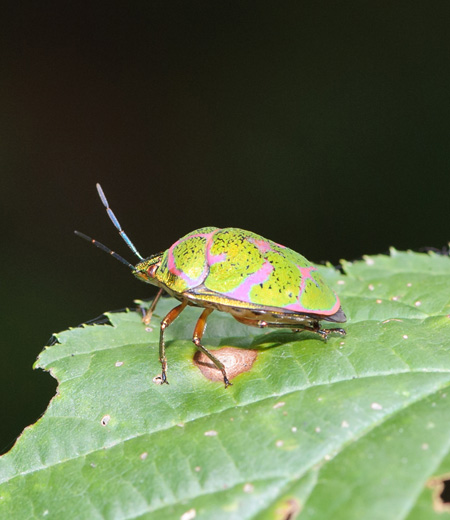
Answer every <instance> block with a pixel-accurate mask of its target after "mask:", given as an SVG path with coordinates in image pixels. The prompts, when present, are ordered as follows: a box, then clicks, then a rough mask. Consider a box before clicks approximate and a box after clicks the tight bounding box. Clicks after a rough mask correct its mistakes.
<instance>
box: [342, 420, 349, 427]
mask: <svg viewBox="0 0 450 520" xmlns="http://www.w3.org/2000/svg"><path fill="white" fill-rule="evenodd" d="M348 427H349V424H348V422H347V421H342V423H341V428H348Z"/></svg>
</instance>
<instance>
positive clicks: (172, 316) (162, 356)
mask: <svg viewBox="0 0 450 520" xmlns="http://www.w3.org/2000/svg"><path fill="white" fill-rule="evenodd" d="M157 296H158V295H157ZM186 305H187V301H184V302H183V303H180V305H177V306H176V307H174V308H173V309H172V310H171V311H170V312H169V313H168V314H167V316H166V317H165V318H164V319H163V320H162V322H161V326H160V332H159V361H160V362H161V367H162V371H161V384H162V383H167V384H169V382H168V381H167V376H166V372H167V359H166V345H165V343H164V331H165V330H166V329H167V327H168V326H169V325H170V324H171V323H173V322H174V321H175V320H176V319H177V318H178V316H179V315H180V314H181V312H182V311H183V310H184V308H185V307H186Z"/></svg>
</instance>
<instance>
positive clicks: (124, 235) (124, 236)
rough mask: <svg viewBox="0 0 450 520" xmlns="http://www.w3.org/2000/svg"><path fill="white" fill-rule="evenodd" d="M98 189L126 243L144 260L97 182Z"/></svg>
mask: <svg viewBox="0 0 450 520" xmlns="http://www.w3.org/2000/svg"><path fill="white" fill-rule="evenodd" d="M96 186H97V191H98V196H99V197H100V200H101V201H102V204H103V206H105V208H106V213H108V216H109V218H110V219H111V222H112V223H113V224H114V227H115V228H116V229H117V231H118V232H119V235H120V236H121V237H122V239H123V241H124V242H125V244H126V245H127V246H128V247H129V248H130V249H131V251H133V253H134V254H135V255H136V256H137V257H138V258H139V260H144V257H143V256H142V255H141V254H140V253H139V251H138V250H137V249H136V246H135V245H134V244H133V242H132V241H131V240H130V239H129V237H128V235H127V234H126V233H125V231H124V230H123V229H122V226H121V225H120V223H119V221H118V220H117V217H116V216H115V215H114V212H113V210H112V209H111V208H110V207H109V203H108V199H107V198H106V196H105V193H104V192H103V190H102V187H101V186H100V184H99V183H98V182H97V184H96Z"/></svg>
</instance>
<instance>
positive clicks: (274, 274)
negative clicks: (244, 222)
mask: <svg viewBox="0 0 450 520" xmlns="http://www.w3.org/2000/svg"><path fill="white" fill-rule="evenodd" d="M207 261H208V265H209V272H208V274H207V276H206V278H205V279H204V282H203V285H204V288H205V290H206V291H207V292H214V293H216V294H220V295H221V296H222V297H224V298H228V299H230V300H237V301H239V302H246V303H250V304H256V305H261V306H265V307H277V308H280V309H284V310H286V311H293V312H299V313H316V314H321V315H332V314H334V313H336V312H337V311H338V310H339V307H340V303H339V300H338V298H337V296H336V295H335V293H334V292H333V291H332V290H331V289H330V288H329V287H328V286H327V285H326V284H325V282H324V281H323V280H322V279H321V277H320V275H319V273H318V271H317V269H316V267H315V266H313V265H312V264H310V263H309V262H308V261H307V260H306V258H304V257H303V256H302V255H300V254H298V253H296V252H295V251H292V250H291V249H288V248H286V247H284V246H281V245H279V244H276V243H275V242H272V241H271V240H267V239H265V238H263V237H261V236H260V235H257V234H255V233H251V232H249V231H244V230H241V229H236V228H225V229H221V230H217V231H216V232H215V233H214V235H213V236H212V237H211V238H210V240H209V242H208V246H207ZM201 291H202V289H200V288H199V291H196V292H198V294H199V295H200V293H201Z"/></svg>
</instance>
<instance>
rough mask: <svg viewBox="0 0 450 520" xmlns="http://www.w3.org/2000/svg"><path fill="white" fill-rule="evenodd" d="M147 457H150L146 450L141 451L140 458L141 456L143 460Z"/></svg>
mask: <svg viewBox="0 0 450 520" xmlns="http://www.w3.org/2000/svg"><path fill="white" fill-rule="evenodd" d="M147 457H148V453H147V452H146V451H144V453H141V454H140V455H139V458H140V459H141V460H145V459H146V458H147Z"/></svg>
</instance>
